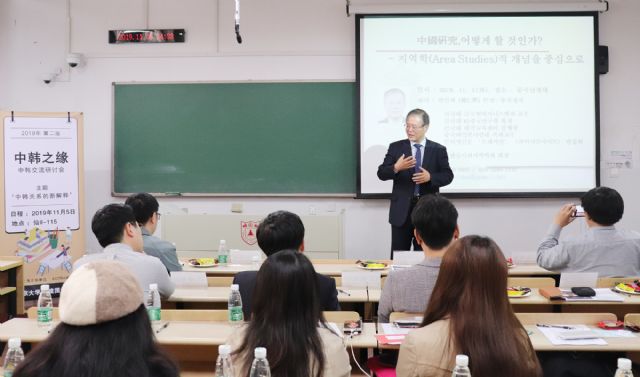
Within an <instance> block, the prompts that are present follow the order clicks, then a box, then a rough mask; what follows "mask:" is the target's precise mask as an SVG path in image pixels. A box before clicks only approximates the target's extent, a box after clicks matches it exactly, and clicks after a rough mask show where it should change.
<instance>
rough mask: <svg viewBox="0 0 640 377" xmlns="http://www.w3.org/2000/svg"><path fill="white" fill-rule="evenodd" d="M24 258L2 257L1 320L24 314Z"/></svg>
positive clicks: (0, 276) (0, 261)
mask: <svg viewBox="0 0 640 377" xmlns="http://www.w3.org/2000/svg"><path fill="white" fill-rule="evenodd" d="M22 263H23V262H22V258H20V257H2V258H0V321H2V322H4V321H6V320H7V319H9V318H11V317H14V316H16V315H23V314H24V278H23V275H22Z"/></svg>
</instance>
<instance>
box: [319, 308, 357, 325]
mask: <svg viewBox="0 0 640 377" xmlns="http://www.w3.org/2000/svg"><path fill="white" fill-rule="evenodd" d="M322 314H324V319H326V320H327V322H333V323H337V324H338V326H340V325H341V324H342V323H344V321H357V320H359V319H360V314H358V312H342V311H325V312H322Z"/></svg>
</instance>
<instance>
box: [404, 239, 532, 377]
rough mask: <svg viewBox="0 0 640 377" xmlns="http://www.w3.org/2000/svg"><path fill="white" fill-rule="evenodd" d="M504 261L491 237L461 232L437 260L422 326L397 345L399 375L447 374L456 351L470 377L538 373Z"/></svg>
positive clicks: (529, 376)
mask: <svg viewBox="0 0 640 377" xmlns="http://www.w3.org/2000/svg"><path fill="white" fill-rule="evenodd" d="M506 292H507V261H506V260H505V258H504V256H503V255H502V252H501V251H500V249H499V248H498V245H496V244H495V242H493V241H492V240H491V239H489V238H486V237H480V236H466V237H463V238H461V239H460V240H458V241H456V242H454V244H453V245H452V246H451V248H450V249H449V250H448V251H447V253H446V254H445V256H444V258H443V259H442V265H441V266H440V275H438V280H437V281H436V285H435V287H434V289H433V293H432V294H431V299H430V300H429V304H428V306H427V310H426V311H425V313H424V320H423V321H422V325H421V326H422V327H421V328H419V329H416V330H413V331H411V332H410V333H409V334H408V335H407V337H406V338H405V340H404V342H403V343H402V346H400V355H399V357H398V366H397V368H396V373H397V376H398V377H416V376H428V377H449V376H451V373H452V371H453V368H454V366H455V357H456V354H465V355H467V356H469V367H470V369H471V375H472V376H473V377H498V376H504V377H507V376H508V377H541V376H542V372H541V369H540V365H539V363H538V359H537V357H536V354H535V352H534V350H533V346H532V345H531V341H530V340H529V336H528V335H527V332H526V330H525V329H524V327H522V325H521V324H520V322H519V321H518V319H517V318H516V316H515V314H514V313H513V309H512V308H511V304H510V303H509V299H508V298H507V294H506Z"/></svg>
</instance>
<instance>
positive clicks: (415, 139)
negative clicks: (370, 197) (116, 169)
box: [378, 109, 453, 257]
mask: <svg viewBox="0 0 640 377" xmlns="http://www.w3.org/2000/svg"><path fill="white" fill-rule="evenodd" d="M428 129H429V115H428V114H427V113H426V111H424V110H422V109H414V110H411V111H409V114H407V118H406V121H405V132H406V133H407V139H404V140H399V141H396V142H393V143H391V144H390V145H389V149H388V150H387V155H386V156H385V157H384V161H383V162H382V164H381V165H380V166H379V167H378V178H380V179H381V180H383V181H386V180H389V179H393V190H392V192H391V205H390V206H389V223H390V224H391V254H392V257H393V251H394V250H409V248H410V247H411V243H412V240H413V246H414V247H413V249H414V250H420V247H419V245H418V244H417V242H416V240H415V238H414V235H413V224H412V223H411V211H412V210H413V207H414V206H415V204H416V203H417V202H418V200H419V199H420V196H422V195H426V194H433V193H436V192H439V191H440V187H442V186H446V185H448V184H449V183H451V181H452V180H453V172H452V171H451V168H450V167H449V156H448V155H447V148H445V147H444V146H443V145H440V144H438V143H436V142H433V141H431V140H427V138H426V134H427V130H428Z"/></svg>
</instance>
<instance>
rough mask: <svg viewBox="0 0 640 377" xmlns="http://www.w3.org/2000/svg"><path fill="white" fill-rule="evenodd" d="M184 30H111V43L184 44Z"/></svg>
mask: <svg viewBox="0 0 640 377" xmlns="http://www.w3.org/2000/svg"><path fill="white" fill-rule="evenodd" d="M185 34H186V33H185V31H184V29H131V30H109V43H111V44H120V43H184V37H185Z"/></svg>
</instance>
